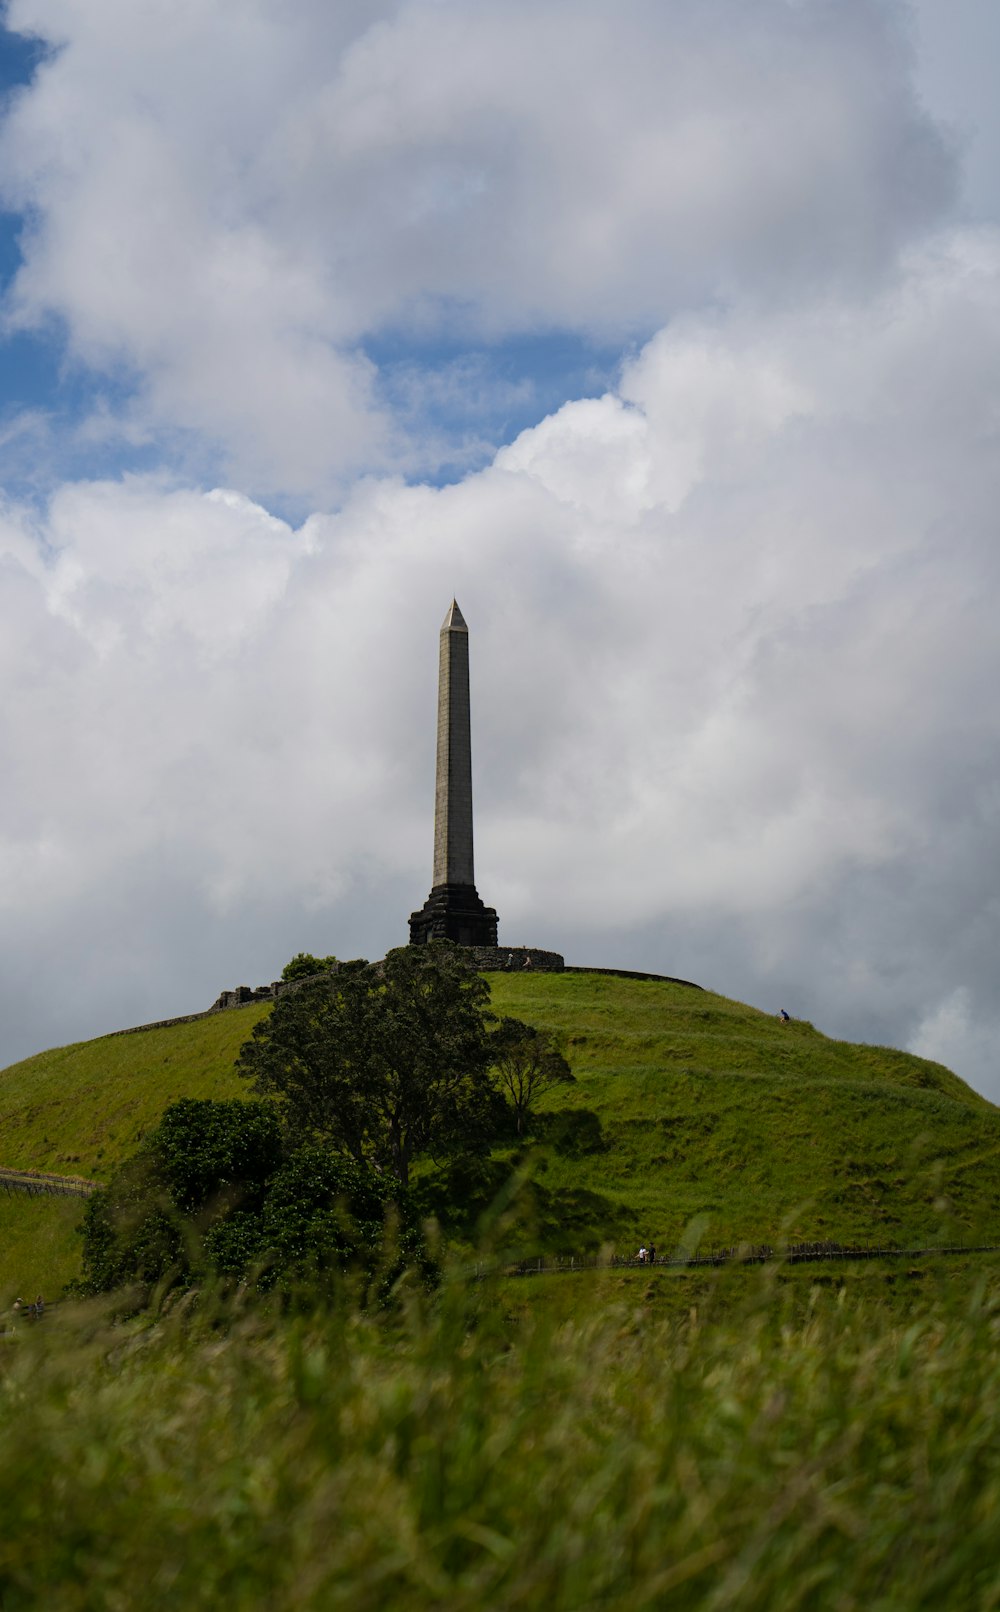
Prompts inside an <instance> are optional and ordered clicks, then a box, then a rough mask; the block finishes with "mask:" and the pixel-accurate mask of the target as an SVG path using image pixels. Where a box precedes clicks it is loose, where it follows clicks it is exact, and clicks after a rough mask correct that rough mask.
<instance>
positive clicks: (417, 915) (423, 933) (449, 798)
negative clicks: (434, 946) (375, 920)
mask: <svg viewBox="0 0 1000 1612" xmlns="http://www.w3.org/2000/svg"><path fill="white" fill-rule="evenodd" d="M429 940H453V941H455V942H456V943H457V944H458V945H459V946H495V945H496V943H497V915H496V913H495V911H494V910H493V908H492V907H484V906H483V903H482V901H481V900H480V899H479V896H478V895H477V893H476V879H475V873H474V870H473V858H472V731H471V715H470V709H469V629H468V627H467V626H466V625H465V619H464V617H463V615H462V612H461V610H459V608H458V605H457V603H456V602H455V600H454V599H453V600H452V602H451V608H450V609H449V611H448V614H447V615H446V616H445V618H444V625H443V626H442V628H441V656H440V661H439V663H438V727H437V784H436V789H435V795H434V876H433V883H432V886H431V893H430V895H429V896H428V898H427V900H426V901H425V902H424V905H423V906H422V907H421V909H420V911H419V912H414V913H411V915H410V945H411V946H423V945H426V943H427V942H428V941H429Z"/></svg>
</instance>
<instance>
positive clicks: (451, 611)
mask: <svg viewBox="0 0 1000 1612" xmlns="http://www.w3.org/2000/svg"><path fill="white" fill-rule="evenodd" d="M468 630H469V629H468V627H467V626H466V624H465V617H464V616H463V614H462V612H461V610H459V608H458V600H457V599H453V600H452V601H451V604H450V605H449V606H448V613H447V615H446V616H445V618H444V621H443V622H442V623H441V631H442V632H468Z"/></svg>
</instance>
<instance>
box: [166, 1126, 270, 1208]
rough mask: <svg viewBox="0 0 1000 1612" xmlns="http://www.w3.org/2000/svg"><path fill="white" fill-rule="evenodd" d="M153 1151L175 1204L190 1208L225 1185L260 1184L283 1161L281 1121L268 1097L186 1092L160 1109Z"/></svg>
mask: <svg viewBox="0 0 1000 1612" xmlns="http://www.w3.org/2000/svg"><path fill="white" fill-rule="evenodd" d="M152 1151H153V1152H154V1154H155V1156H156V1158H157V1159H158V1161H159V1163H160V1167H161V1169H162V1172H163V1175H164V1177H165V1179H166V1182H167V1184H168V1186H169V1188H170V1193H171V1197H172V1198H173V1201H174V1203H175V1205H176V1207H177V1208H178V1209H180V1210H182V1211H183V1212H185V1213H189V1212H190V1211H191V1210H193V1209H197V1208H198V1207H199V1206H200V1205H201V1204H203V1203H204V1202H205V1201H206V1199H207V1198H209V1197H210V1196H211V1195H212V1194H213V1193H215V1192H219V1191H220V1190H222V1189H223V1188H225V1187H229V1186H233V1185H237V1186H239V1187H241V1188H242V1189H243V1190H244V1191H246V1190H247V1189H251V1188H255V1187H260V1186H262V1185H263V1183H264V1182H266V1181H267V1180H268V1179H269V1178H270V1177H271V1176H272V1175H273V1174H274V1172H275V1170H276V1169H277V1168H278V1165H279V1164H280V1162H281V1155H282V1135H281V1121H280V1119H279V1117H278V1114H277V1111H276V1110H275V1108H274V1105H273V1104H272V1103H243V1102H214V1101H212V1100H211V1099H210V1098H203V1099H198V1098H193V1097H184V1098H181V1100H180V1101H179V1102H176V1103H171V1105H170V1107H169V1108H168V1109H167V1110H166V1112H165V1113H164V1116H163V1118H162V1120H161V1121H160V1124H159V1128H158V1129H157V1131H156V1135H155V1137H154V1138H153V1143H152Z"/></svg>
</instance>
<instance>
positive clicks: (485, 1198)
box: [414, 1127, 629, 1254]
mask: <svg viewBox="0 0 1000 1612" xmlns="http://www.w3.org/2000/svg"><path fill="white" fill-rule="evenodd" d="M598 1128H599V1127H598ZM537 1162H538V1163H540V1164H541V1166H542V1168H544V1159H542V1160H539V1161H537ZM532 1167H533V1161H531V1160H530V1159H529V1160H527V1161H525V1162H521V1163H518V1162H516V1161H513V1160H510V1159H475V1158H463V1159H456V1160H453V1161H452V1162H451V1163H450V1164H448V1165H446V1166H444V1167H443V1168H441V1169H439V1170H435V1171H434V1173H433V1174H432V1175H428V1176H425V1177H424V1178H423V1180H421V1181H420V1182H419V1183H418V1184H417V1185H416V1187H415V1189H414V1197H415V1199H416V1202H417V1206H418V1208H419V1211H420V1213H421V1214H423V1215H424V1216H429V1217H432V1218H433V1219H435V1220H437V1222H438V1223H439V1225H440V1226H441V1228H442V1230H443V1231H444V1232H445V1233H446V1234H447V1235H449V1236H452V1237H460V1238H462V1239H463V1240H466V1241H469V1242H472V1243H475V1244H476V1245H477V1246H480V1245H482V1244H483V1243H484V1242H489V1243H490V1244H492V1245H493V1247H494V1248H495V1249H496V1250H497V1251H499V1250H501V1249H502V1250H503V1251H504V1252H507V1253H512V1254H513V1253H518V1254H521V1253H534V1252H538V1253H552V1254H555V1253H562V1252H566V1253H583V1252H585V1251H587V1250H591V1249H597V1248H600V1246H601V1245H602V1243H605V1242H607V1241H608V1240H609V1239H612V1240H613V1239H614V1238H615V1237H616V1235H619V1234H621V1233H622V1232H624V1231H625V1229H626V1228H627V1226H628V1223H629V1217H628V1214H627V1211H626V1210H625V1208H624V1206H623V1205H621V1204H617V1203H615V1202H613V1201H612V1199H610V1198H606V1197H605V1196H604V1195H603V1193H600V1192H592V1191H590V1190H589V1189H588V1188H586V1187H563V1188H550V1187H547V1186H545V1185H544V1184H543V1183H542V1182H541V1181H539V1180H537V1179H535V1178H534V1176H533V1174H532Z"/></svg>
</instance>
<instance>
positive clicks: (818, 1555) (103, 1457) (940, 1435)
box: [0, 1260, 1000, 1612]
mask: <svg viewBox="0 0 1000 1612" xmlns="http://www.w3.org/2000/svg"><path fill="white" fill-rule="evenodd" d="M890 1275H891V1278H892V1279H891V1281H890V1279H889V1278H890ZM657 1281H659V1282H660V1284H661V1285H660V1286H659V1287H658V1286H657V1285H656V1284H657ZM559 1283H562V1285H561V1286H560V1285H559ZM998 1333H1000V1275H998V1267H997V1266H996V1265H995V1264H991V1263H982V1264H976V1263H975V1262H974V1261H972V1260H970V1261H969V1262H967V1263H963V1264H959V1265H957V1266H956V1265H952V1266H950V1267H948V1268H947V1269H946V1268H945V1266H944V1263H943V1262H941V1263H939V1264H936V1265H929V1266H926V1267H923V1268H922V1269H921V1273H920V1274H919V1275H917V1274H916V1273H914V1274H912V1275H911V1274H910V1273H909V1272H907V1271H905V1270H902V1271H898V1272H895V1273H887V1272H886V1271H873V1270H871V1269H866V1270H865V1271H864V1272H863V1273H859V1274H858V1275H857V1276H855V1275H854V1273H853V1272H852V1271H850V1270H849V1269H848V1268H846V1267H841V1268H839V1269H838V1268H834V1267H831V1268H830V1269H829V1270H824V1271H823V1273H822V1279H817V1276H816V1273H815V1272H812V1271H809V1270H804V1269H801V1268H796V1269H795V1270H794V1271H792V1270H785V1271H782V1270H781V1269H780V1268H778V1269H774V1270H765V1271H759V1270H743V1271H724V1272H718V1273H708V1274H704V1275H701V1276H699V1277H698V1279H697V1280H694V1279H693V1278H691V1279H689V1278H676V1279H675V1278H670V1277H666V1276H663V1277H657V1276H654V1277H652V1278H649V1277H647V1276H645V1275H644V1274H642V1273H639V1272H629V1273H627V1275H626V1276H624V1277H623V1276H622V1275H621V1274H615V1273H607V1274H604V1273H595V1274H593V1275H588V1276H585V1277H583V1276H578V1277H575V1278H570V1279H566V1278H556V1279H553V1281H552V1283H551V1284H550V1285H549V1286H548V1287H547V1286H546V1284H545V1282H544V1280H543V1281H542V1282H541V1283H538V1284H532V1283H530V1282H528V1281H523V1282H521V1283H513V1282H506V1283H500V1284H493V1283H489V1282H484V1283H481V1284H467V1283H462V1282H459V1281H453V1282H446V1283H445V1286H444V1288H443V1290H442V1291H441V1292H440V1293H439V1294H437V1295H435V1296H434V1297H428V1296H427V1295H426V1294H423V1293H420V1292H417V1291H414V1292H411V1293H408V1294H407V1293H405V1292H404V1293H403V1294H402V1295H401V1299H400V1307H399V1309H398V1310H397V1311H396V1312H394V1314H393V1315H392V1316H391V1317H390V1318H386V1317H384V1316H383V1317H382V1318H372V1317H371V1316H366V1315H365V1314H363V1313H361V1312H360V1311H359V1310H358V1309H357V1308H356V1307H353V1306H352V1305H351V1304H350V1303H349V1302H348V1301H347V1300H346V1298H345V1300H344V1302H343V1303H342V1304H341V1306H340V1307H339V1309H338V1310H337V1311H336V1313H334V1314H332V1315H327V1316H325V1317H316V1318H314V1319H311V1320H307V1321H304V1320H301V1319H300V1320H294V1321H292V1320H287V1319H281V1318H280V1317H275V1316H271V1317H268V1316H266V1315H262V1314H261V1313H260V1312H256V1313H255V1312H252V1311H246V1312H242V1313H241V1312H239V1311H237V1312H236V1313H234V1312H233V1311H232V1309H231V1308H230V1309H228V1310H227V1309H225V1308H223V1307H222V1306H221V1305H220V1304H219V1303H218V1302H217V1301H215V1300H213V1298H212V1297H211V1295H203V1296H202V1297H201V1298H200V1299H197V1300H195V1299H193V1298H192V1297H190V1296H189V1297H188V1298H186V1299H184V1300H181V1301H179V1302H178V1304H177V1305H176V1307H175V1308H174V1309H173V1310H171V1311H169V1313H165V1314H162V1315H161V1316H160V1317H159V1318H158V1319H156V1320H153V1321H149V1320H147V1321H144V1322H141V1323H140V1322H128V1323H122V1324H118V1325H112V1324H111V1321H110V1318H109V1312H108V1311H107V1310H102V1309H101V1308H97V1307H87V1306H81V1307H78V1308H73V1307H69V1306H66V1307H61V1308H60V1309H59V1310H58V1311H57V1312H56V1313H55V1314H53V1315H52V1316H51V1317H46V1320H45V1321H44V1322H43V1323H42V1324H41V1325H39V1326H35V1327H31V1326H29V1325H28V1324H26V1323H22V1324H21V1325H20V1327H19V1329H18V1330H17V1331H16V1332H8V1333H6V1334H5V1335H4V1336H3V1337H0V1519H2V1523H0V1607H2V1608H3V1612H20V1609H22V1608H28V1607H32V1608H34V1607H36V1606H45V1607H46V1608H50V1609H54V1612H62V1609H67V1612H70V1609H72V1612H76V1609H81V1612H82V1609H91V1608H94V1609H96V1608H101V1609H103V1608H114V1609H118V1608H121V1609H129V1612H131V1609H132V1608H136V1607H142V1608H144V1609H150V1612H155V1609H158V1608H164V1609H166V1608H170V1609H171V1612H173V1609H175V1608H177V1607H183V1608H185V1609H188V1608H209V1607H211V1608H213V1609H214V1608H218V1607H226V1608H227V1609H240V1608H258V1607H261V1608H263V1607H267V1608H269V1609H277V1612H284V1609H288V1612H291V1609H292V1608H295V1609H299V1608H339V1607H344V1608H350V1609H351V1612H366V1609H373V1612H374V1609H376V1608H379V1609H382V1608H393V1609H408V1608H414V1609H417V1608H419V1609H425V1608H426V1609H430V1608H448V1609H456V1612H463V1609H468V1612H478V1609H480V1608H503V1609H506V1608H511V1609H513V1608H538V1609H543V1608H544V1609H546V1612H559V1609H566V1612H568V1609H573V1612H580V1609H583V1608H620V1609H622V1612H625V1609H628V1612H634V1609H637V1608H643V1607H657V1608H660V1607H664V1608H698V1609H709V1608H712V1609H719V1612H722V1609H727V1612H729V1609H732V1608H741V1609H743V1608H745V1609H754V1612H757V1609H759V1612H775V1609H781V1612H792V1609H796V1608H802V1609H806V1608H808V1609H810V1612H812V1609H826V1608H830V1609H831V1612H833V1609H836V1612H851V1609H855V1608H857V1609H858V1612H861V1609H864V1612H882V1609H888V1608H904V1607H905V1608H908V1609H909V1608H927V1609H934V1612H940V1609H942V1608H949V1609H952V1612H953V1609H962V1608H966V1607H968V1608H977V1609H979V1608H989V1607H995V1606H998V1605H1000V1554H998V1552H997V1549H996V1540H997V1536H998V1527H1000V1360H998V1348H997V1344H998Z"/></svg>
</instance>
